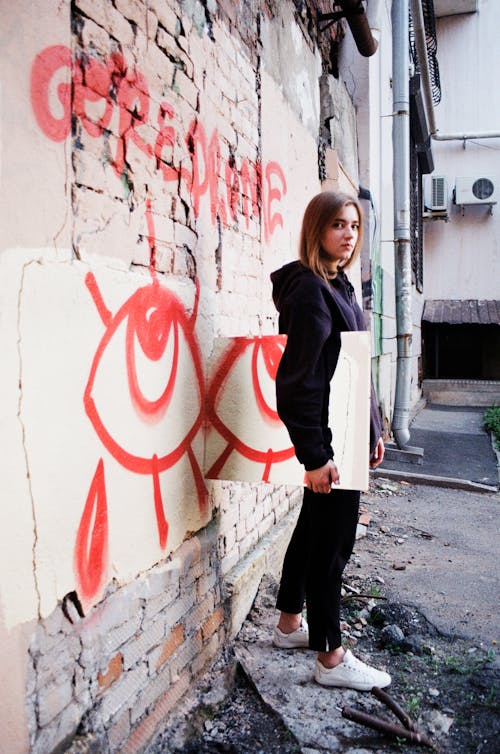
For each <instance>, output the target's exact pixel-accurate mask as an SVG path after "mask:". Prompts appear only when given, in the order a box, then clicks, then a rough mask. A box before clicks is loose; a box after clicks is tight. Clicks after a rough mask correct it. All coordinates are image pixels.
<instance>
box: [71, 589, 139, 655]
mask: <svg viewBox="0 0 500 754" xmlns="http://www.w3.org/2000/svg"><path fill="white" fill-rule="evenodd" d="M140 616H141V602H140V600H138V599H135V600H131V599H127V594H126V590H122V589H120V590H118V591H117V592H115V593H114V594H112V595H111V596H110V597H108V598H107V599H106V600H105V601H104V602H102V603H101V604H100V605H99V606H98V607H96V608H94V610H93V611H92V612H91V613H90V614H89V615H88V616H87V617H86V618H85V620H84V621H82V623H80V624H78V626H77V632H78V635H79V636H80V639H81V642H82V645H83V646H84V647H92V646H94V645H95V642H96V641H99V640H100V639H101V640H102V639H105V638H106V637H107V636H109V633H110V632H111V631H113V629H115V628H119V629H121V628H122V627H123V626H125V625H128V624H129V623H130V621H131V620H132V622H135V621H137V620H138V619H139V620H140Z"/></svg>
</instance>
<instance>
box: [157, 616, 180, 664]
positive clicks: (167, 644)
mask: <svg viewBox="0 0 500 754" xmlns="http://www.w3.org/2000/svg"><path fill="white" fill-rule="evenodd" d="M183 641H184V626H183V625H182V624H181V623H179V624H178V625H177V626H176V627H175V628H173V629H172V631H171V632H170V636H169V637H168V639H166V640H165V641H164V642H163V649H162V652H161V655H160V656H159V658H158V662H157V663H156V667H157V668H159V667H161V666H162V665H163V663H164V662H165V661H166V660H168V658H169V657H170V655H172V654H173V653H174V652H175V650H176V649H177V648H178V647H180V645H181V644H182V642H183Z"/></svg>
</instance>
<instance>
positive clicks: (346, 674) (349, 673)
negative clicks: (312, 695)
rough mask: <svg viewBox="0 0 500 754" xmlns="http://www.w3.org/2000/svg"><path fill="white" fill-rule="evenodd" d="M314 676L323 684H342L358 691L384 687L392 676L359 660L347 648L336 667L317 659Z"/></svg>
mask: <svg viewBox="0 0 500 754" xmlns="http://www.w3.org/2000/svg"><path fill="white" fill-rule="evenodd" d="M314 678H315V679H316V681H317V683H321V685H322V686H341V687H343V688H347V689H356V690H357V691H370V690H371V689H372V688H373V687H374V686H378V688H380V689H383V688H384V687H385V686H388V685H389V684H390V682H391V676H390V675H389V673H386V672H385V671H384V670H377V669H376V668H372V667H371V666H370V665H366V663H364V662H362V661H361V660H358V658H357V657H354V655H353V654H352V652H351V651H350V650H349V649H347V650H346V653H345V655H344V659H343V660H342V662H341V663H340V665H337V666H336V667H335V668H325V666H324V665H323V664H322V663H321V662H320V661H319V660H318V659H317V660H316V668H315V670H314Z"/></svg>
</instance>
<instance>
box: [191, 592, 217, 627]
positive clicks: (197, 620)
mask: <svg viewBox="0 0 500 754" xmlns="http://www.w3.org/2000/svg"><path fill="white" fill-rule="evenodd" d="M214 607H215V600H214V595H213V594H212V593H210V592H209V593H208V594H207V595H205V598H204V599H203V601H202V602H197V603H196V604H195V605H193V607H192V608H191V610H190V611H189V612H188V613H186V615H185V616H184V626H185V628H186V634H187V635H189V634H191V633H192V632H194V631H196V630H197V629H198V628H199V627H200V626H201V624H202V623H203V621H204V620H205V619H206V618H207V616H208V615H210V613H211V612H212V611H213V610H214Z"/></svg>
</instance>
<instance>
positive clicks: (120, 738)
mask: <svg viewBox="0 0 500 754" xmlns="http://www.w3.org/2000/svg"><path fill="white" fill-rule="evenodd" d="M129 735H130V710H125V712H123V713H122V714H121V715H118V717H117V718H116V719H115V720H113V721H112V723H111V725H110V726H109V728H108V742H109V748H110V751H111V752H119V751H120V750H121V749H120V747H121V745H122V744H123V742H124V741H125V739H126V738H127V737H128V736H129Z"/></svg>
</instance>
